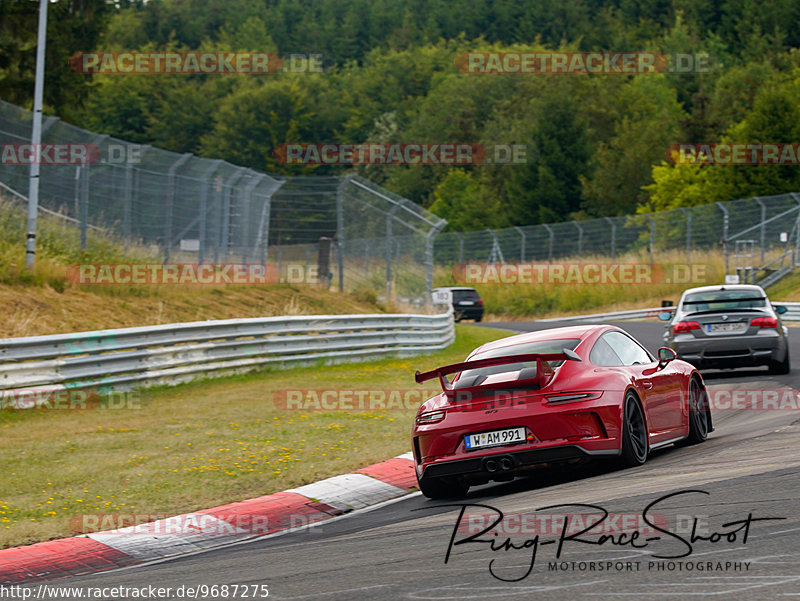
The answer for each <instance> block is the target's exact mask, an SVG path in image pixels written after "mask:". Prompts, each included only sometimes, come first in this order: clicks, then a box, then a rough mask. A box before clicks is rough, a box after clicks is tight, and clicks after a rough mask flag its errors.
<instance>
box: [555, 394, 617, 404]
mask: <svg viewBox="0 0 800 601" xmlns="http://www.w3.org/2000/svg"><path fill="white" fill-rule="evenodd" d="M601 396H603V392H602V391H596V392H594V391H593V392H565V393H561V394H548V395H547V396H546V397H545V398H546V399H547V402H548V404H553V405H557V404H560V403H579V402H581V401H594V400H596V399H599V398H600V397H601Z"/></svg>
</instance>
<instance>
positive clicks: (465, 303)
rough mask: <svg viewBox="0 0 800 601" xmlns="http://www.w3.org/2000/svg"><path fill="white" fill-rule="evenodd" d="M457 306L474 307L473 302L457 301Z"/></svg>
mask: <svg viewBox="0 0 800 601" xmlns="http://www.w3.org/2000/svg"><path fill="white" fill-rule="evenodd" d="M458 304H459V305H461V306H466V305H474V304H475V301H458Z"/></svg>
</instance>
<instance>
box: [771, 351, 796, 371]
mask: <svg viewBox="0 0 800 601" xmlns="http://www.w3.org/2000/svg"><path fill="white" fill-rule="evenodd" d="M791 370H792V367H791V364H790V361H789V349H788V348H787V349H786V356H785V357H784V358H783V361H770V362H769V373H771V374H775V375H784V374H788V373H789V372H790V371H791Z"/></svg>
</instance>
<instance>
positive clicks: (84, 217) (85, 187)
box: [79, 163, 89, 250]
mask: <svg viewBox="0 0 800 601" xmlns="http://www.w3.org/2000/svg"><path fill="white" fill-rule="evenodd" d="M80 176H81V181H80V185H81V194H80V215H79V219H80V222H81V250H86V230H87V228H88V226H89V163H84V164H83V165H81V167H80Z"/></svg>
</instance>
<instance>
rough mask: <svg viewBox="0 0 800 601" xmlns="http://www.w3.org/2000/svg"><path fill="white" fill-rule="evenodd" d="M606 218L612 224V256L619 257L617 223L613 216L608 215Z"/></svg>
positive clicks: (613, 257)
mask: <svg viewBox="0 0 800 601" xmlns="http://www.w3.org/2000/svg"><path fill="white" fill-rule="evenodd" d="M605 220H606V221H607V222H608V224H609V225H610V226H611V258H612V259H616V258H617V224H616V223H614V220H613V219H611V217H606V218H605Z"/></svg>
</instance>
